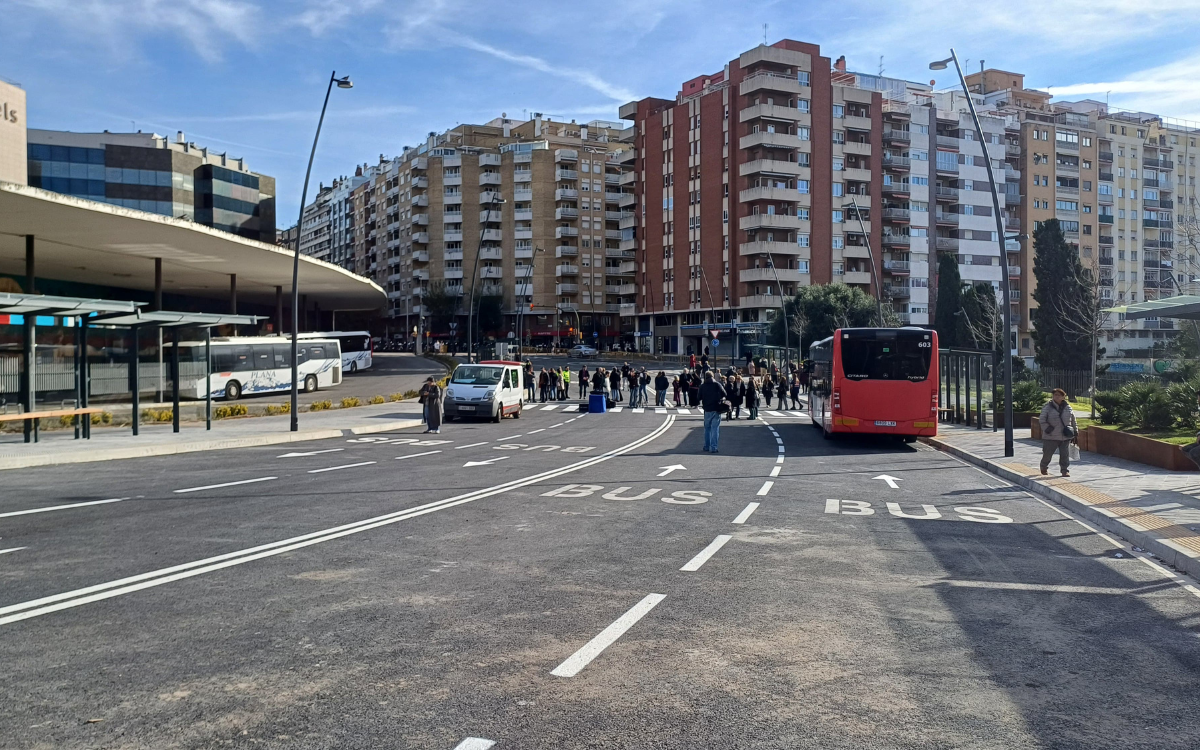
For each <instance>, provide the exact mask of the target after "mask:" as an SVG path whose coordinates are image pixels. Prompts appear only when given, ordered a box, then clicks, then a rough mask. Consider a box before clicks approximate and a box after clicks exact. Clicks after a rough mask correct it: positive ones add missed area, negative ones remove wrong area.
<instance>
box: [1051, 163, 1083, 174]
mask: <svg viewBox="0 0 1200 750" xmlns="http://www.w3.org/2000/svg"><path fill="white" fill-rule="evenodd" d="M1054 167H1055V169H1057V170H1058V171H1059V172H1067V173H1068V174H1079V165H1078V164H1070V163H1067V162H1059V163H1058V164H1055V165H1054Z"/></svg>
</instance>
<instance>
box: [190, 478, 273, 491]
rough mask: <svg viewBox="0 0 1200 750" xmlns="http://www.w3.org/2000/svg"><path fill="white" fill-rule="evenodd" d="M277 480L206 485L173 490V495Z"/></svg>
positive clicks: (267, 479) (262, 479)
mask: <svg viewBox="0 0 1200 750" xmlns="http://www.w3.org/2000/svg"><path fill="white" fill-rule="evenodd" d="M278 478H279V477H259V478H258V479H243V480H241V481H240V482H222V483H221V484H206V485H205V486H203V487H188V488H187V489H183V490H175V494H176V495H182V494H183V493H185V492H200V491H201V490H216V489H220V488H221V487H233V486H235V485H239V484H254V483H255V482H269V481H271V480H272V479H278Z"/></svg>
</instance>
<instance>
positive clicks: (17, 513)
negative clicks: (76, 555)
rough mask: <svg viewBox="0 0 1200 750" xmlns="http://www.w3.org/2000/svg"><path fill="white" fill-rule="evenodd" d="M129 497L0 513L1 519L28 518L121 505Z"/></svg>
mask: <svg viewBox="0 0 1200 750" xmlns="http://www.w3.org/2000/svg"><path fill="white" fill-rule="evenodd" d="M128 499H129V498H127V497H114V498H112V499H111V500H90V501H88V502H86V503H70V504H69V505H51V506H50V507H49V508H30V509H29V510H13V511H9V512H8V513H0V518H10V517H12V516H27V515H29V514H30V513H49V512H50V511H52V510H66V509H67V508H82V507H83V506H85V505H105V504H106V503H119V502H121V501H122V500H128Z"/></svg>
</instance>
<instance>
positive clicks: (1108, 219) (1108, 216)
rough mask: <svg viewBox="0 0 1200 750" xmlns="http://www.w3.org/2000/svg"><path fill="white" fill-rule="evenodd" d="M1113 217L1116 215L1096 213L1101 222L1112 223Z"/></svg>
mask: <svg viewBox="0 0 1200 750" xmlns="http://www.w3.org/2000/svg"><path fill="white" fill-rule="evenodd" d="M1113 219H1114V217H1113V215H1112V214H1097V215H1096V221H1099V222H1100V223H1101V224H1112V223H1113Z"/></svg>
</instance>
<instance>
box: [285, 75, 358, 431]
mask: <svg viewBox="0 0 1200 750" xmlns="http://www.w3.org/2000/svg"><path fill="white" fill-rule="evenodd" d="M335 83H336V84H337V87H338V88H339V89H349V88H354V84H353V83H351V82H350V76H342V77H341V78H338V77H337V71H336V70H335V71H334V72H332V73H330V74H329V86H328V87H327V88H326V89H325V103H324V104H322V105H321V117H320V118H319V119H318V120H317V134H316V135H314V136H313V145H312V151H310V152H309V154H308V169H306V170H305V171H304V189H303V190H302V191H300V217H299V218H298V219H296V251H295V253H294V254H293V256H292V432H296V431H297V430H299V429H300V405H299V400H300V383H299V382H298V381H299V379H300V361H299V354H300V345H299V338H300V237H301V235H303V234H304V201H306V200H308V178H309V176H310V175H311V174H312V165H313V157H314V156H316V155H317V141H318V140H320V138H321V125H323V124H324V123H325V108H326V107H328V106H329V92H331V91H333V85H334V84H335Z"/></svg>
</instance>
